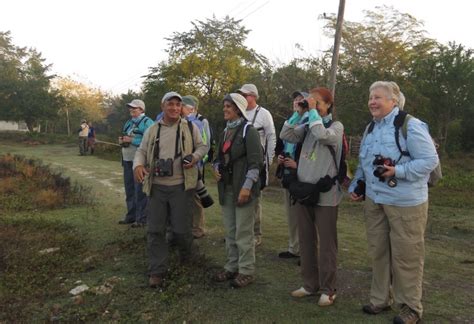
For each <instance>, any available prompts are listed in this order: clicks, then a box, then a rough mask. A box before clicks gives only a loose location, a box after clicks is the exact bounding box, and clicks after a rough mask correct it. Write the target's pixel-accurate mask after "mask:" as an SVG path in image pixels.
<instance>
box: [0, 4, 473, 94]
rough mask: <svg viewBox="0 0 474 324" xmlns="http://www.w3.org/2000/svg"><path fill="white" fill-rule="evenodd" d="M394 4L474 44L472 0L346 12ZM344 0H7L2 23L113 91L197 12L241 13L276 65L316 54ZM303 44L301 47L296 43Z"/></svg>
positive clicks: (71, 71) (350, 16) (447, 36)
mask: <svg viewBox="0 0 474 324" xmlns="http://www.w3.org/2000/svg"><path fill="white" fill-rule="evenodd" d="M384 4H385V5H391V6H393V7H394V8H395V9H398V10H399V11H401V12H407V13H410V14H412V15H413V16H414V17H416V18H417V19H419V20H422V21H424V22H425V29H426V31H427V32H428V36H430V37H432V38H434V39H436V40H438V41H439V42H442V43H447V42H448V41H456V42H457V43H462V44H464V45H466V46H468V47H471V48H474V37H473V36H472V31H473V30H474V28H473V27H474V23H473V22H472V20H473V18H472V14H473V12H474V10H473V8H474V4H473V2H472V1H469V0H450V1H439V0H438V1H435V0H431V1H430V0H396V1H395V0H380V1H377V0H372V1H370V0H346V11H345V19H346V20H350V21H361V20H362V18H363V12H362V11H363V10H367V9H368V10H371V9H374V7H375V6H378V5H384ZM338 5H339V0H325V1H317V0H311V1H310V0H307V1H306V0H291V1H286V0H285V1H277V0H252V1H238V0H235V1H226V0H194V1H179V0H174V1H158V0H133V1H126V0H80V1H79V0H41V1H40V0H3V1H2V3H1V5H0V8H1V11H0V31H7V30H9V31H11V33H12V37H13V42H14V44H15V45H18V46H29V47H35V48H36V49H37V50H39V51H40V52H42V53H43V57H45V58H46V59H47V62H48V63H52V64H53V70H52V71H53V72H54V73H57V74H59V75H63V76H66V75H69V76H72V77H73V78H74V79H76V80H78V81H81V82H87V83H88V84H90V85H92V86H95V87H100V88H101V89H102V90H105V91H110V92H113V93H115V94H119V93H122V92H125V91H126V90H127V89H129V88H131V89H134V90H137V89H138V88H139V86H140V83H141V81H142V79H141V78H140V77H141V76H142V75H144V74H146V73H147V72H148V68H149V67H150V66H156V65H157V64H158V62H159V61H161V60H163V59H165V58H166V53H165V51H164V49H165V48H167V42H166V40H165V39H164V38H165V37H168V36H170V35H171V34H172V33H173V32H175V31H177V32H183V31H188V30H190V28H191V24H190V22H191V21H193V20H205V19H206V18H211V17H212V16H213V15H215V16H216V17H217V18H222V17H224V16H226V15H229V16H232V17H234V18H237V19H243V25H244V26H245V27H246V28H248V29H250V30H251V32H250V34H249V36H248V39H247V42H246V45H247V46H249V47H251V48H254V49H255V50H256V51H257V52H258V53H260V54H263V55H265V56H266V57H267V58H269V59H270V61H271V62H273V63H274V64H276V65H278V64H281V63H282V62H288V61H289V60H291V59H292V58H294V57H301V56H308V55H309V54H318V53H319V52H320V51H321V50H323V49H326V48H327V46H328V44H331V43H332V41H330V40H328V39H326V38H325V37H324V36H323V35H322V27H323V25H324V21H323V20H321V19H318V17H319V16H320V15H321V14H322V13H334V14H335V13H337V10H338ZM296 43H298V44H300V45H301V46H302V50H301V49H297V47H295V44H296Z"/></svg>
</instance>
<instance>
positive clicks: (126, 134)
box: [119, 99, 153, 227]
mask: <svg viewBox="0 0 474 324" xmlns="http://www.w3.org/2000/svg"><path fill="white" fill-rule="evenodd" d="M127 107H128V111H129V113H130V117H131V118H130V119H129V120H127V122H126V123H125V124H124V126H123V129H122V136H120V137H119V144H120V145H121V146H122V167H123V179H124V185H125V197H126V198H125V201H126V203H127V214H126V215H125V217H124V219H123V220H121V221H119V224H132V226H133V227H141V226H144V225H145V224H146V214H145V207H146V204H147V198H146V195H145V194H144V193H143V190H142V184H141V183H137V182H135V181H134V179H133V168H132V167H133V158H134V157H135V153H136V151H137V148H138V147H139V146H140V143H141V142H142V138H143V134H144V133H145V130H146V129H147V128H148V127H150V126H151V125H152V124H153V120H151V119H150V118H148V117H147V116H145V103H144V102H143V101H142V100H140V99H134V100H132V101H131V102H130V103H128V104H127Z"/></svg>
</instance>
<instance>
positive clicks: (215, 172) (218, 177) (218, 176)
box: [213, 168, 222, 181]
mask: <svg viewBox="0 0 474 324" xmlns="http://www.w3.org/2000/svg"><path fill="white" fill-rule="evenodd" d="M213 170H214V178H215V179H216V181H221V179H222V175H221V174H220V173H219V170H218V169H217V168H214V169H213Z"/></svg>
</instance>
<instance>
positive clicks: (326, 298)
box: [318, 294, 336, 306]
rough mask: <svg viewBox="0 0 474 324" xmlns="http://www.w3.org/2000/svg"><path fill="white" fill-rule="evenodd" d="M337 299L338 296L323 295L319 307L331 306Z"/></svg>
mask: <svg viewBox="0 0 474 324" xmlns="http://www.w3.org/2000/svg"><path fill="white" fill-rule="evenodd" d="M335 299H336V294H332V295H326V294H322V295H321V297H320V298H319V301H318V305H319V306H331V305H332V304H334V300H335Z"/></svg>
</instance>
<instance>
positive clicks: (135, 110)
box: [128, 107, 143, 118]
mask: <svg viewBox="0 0 474 324" xmlns="http://www.w3.org/2000/svg"><path fill="white" fill-rule="evenodd" d="M128 111H129V112H130V116H131V117H132V118H137V117H138V116H140V115H141V113H142V112H143V110H142V109H141V108H132V107H129V108H128Z"/></svg>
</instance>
